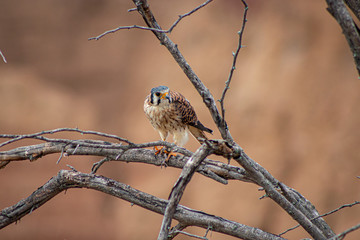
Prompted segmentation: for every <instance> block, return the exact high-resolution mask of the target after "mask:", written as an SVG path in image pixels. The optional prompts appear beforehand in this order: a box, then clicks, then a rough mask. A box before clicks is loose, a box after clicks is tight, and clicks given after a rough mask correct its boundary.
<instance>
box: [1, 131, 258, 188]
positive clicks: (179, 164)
mask: <svg viewBox="0 0 360 240" xmlns="http://www.w3.org/2000/svg"><path fill="white" fill-rule="evenodd" d="M37 137H39V136H34V138H35V139H37ZM48 140H49V142H46V143H42V144H37V145H30V146H24V147H18V148H15V149H11V150H8V151H2V152H0V166H1V165H2V164H5V163H6V164H7V163H9V162H10V161H24V160H30V161H34V160H36V159H38V158H41V157H43V156H46V155H49V154H54V153H60V158H61V156H63V155H66V156H69V155H93V156H101V157H104V158H107V160H106V161H126V162H142V163H146V164H153V165H156V166H161V165H162V163H163V162H164V160H166V156H164V155H155V154H154V151H152V150H148V149H143V148H146V147H153V146H165V147H168V148H171V149H172V151H174V152H179V153H181V154H183V155H184V156H183V157H180V156H178V157H175V158H173V157H171V158H170V159H169V162H168V166H169V167H175V168H183V167H184V165H185V164H186V162H187V161H188V159H189V158H188V156H191V155H192V153H191V152H190V151H188V150H186V149H184V148H180V147H176V146H175V145H174V144H172V143H168V142H163V141H157V142H150V143H142V144H132V145H121V144H114V143H110V142H104V141H95V140H69V139H48ZM60 158H59V159H60ZM58 161H59V160H58ZM100 162H101V161H100ZM100 162H99V163H100ZM102 163H103V162H101V163H100V166H101V164H102ZM96 165H98V164H95V165H94V166H93V169H92V170H93V171H94V169H96V170H97V169H98V168H99V167H100V166H96ZM96 170H95V171H96ZM197 171H198V172H199V173H200V174H202V175H204V176H207V177H209V178H211V179H214V180H216V181H218V182H221V183H223V184H227V180H231V179H233V180H240V181H246V182H251V181H252V180H251V178H248V176H247V175H246V172H245V171H244V169H242V168H239V167H235V166H231V165H228V164H224V163H222V162H218V161H213V160H209V159H206V160H205V161H204V162H203V164H202V165H200V166H199V168H198V169H197Z"/></svg>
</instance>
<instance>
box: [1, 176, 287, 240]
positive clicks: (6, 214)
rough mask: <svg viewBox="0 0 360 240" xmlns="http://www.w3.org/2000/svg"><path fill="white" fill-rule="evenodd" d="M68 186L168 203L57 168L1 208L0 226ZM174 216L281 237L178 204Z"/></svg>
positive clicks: (251, 235) (149, 203) (231, 231)
mask: <svg viewBox="0 0 360 240" xmlns="http://www.w3.org/2000/svg"><path fill="white" fill-rule="evenodd" d="M70 188H88V189H93V190H97V191H100V192H103V193H106V194H109V195H112V196H114V197H117V198H120V199H123V200H125V201H128V202H130V203H133V204H135V205H138V206H140V207H143V208H145V209H147V210H150V211H152V212H155V213H159V214H164V212H165V208H166V206H167V204H168V201H166V200H163V199H160V198H157V197H155V196H153V195H150V194H147V193H145V192H141V191H139V190H136V189H134V188H132V187H130V186H129V185H126V184H123V183H120V182H117V181H115V180H112V179H109V178H106V177H103V176H97V175H94V174H85V173H80V172H76V171H69V170H61V171H60V172H59V173H58V174H57V175H56V176H54V177H53V178H51V179H50V180H49V181H48V182H47V183H45V184H44V185H43V186H41V187H40V188H38V189H37V190H36V191H35V192H33V193H32V194H31V195H30V196H29V197H27V198H25V199H23V200H21V201H20V202H18V203H17V204H15V205H13V206H10V207H8V208H5V209H3V210H2V211H1V213H0V229H1V228H4V227H5V226H7V225H9V224H11V223H14V222H16V221H19V220H20V219H21V218H22V217H23V216H25V215H26V214H29V213H30V212H32V211H34V210H36V209H37V208H39V207H40V206H42V205H43V204H45V203H46V202H47V201H49V200H50V199H52V198H53V197H55V196H56V195H57V194H59V193H61V192H62V191H65V190H67V189H70ZM174 219H176V220H177V221H179V222H181V223H183V224H185V225H187V226H197V227H201V228H204V229H207V228H208V227H209V226H211V228H212V230H213V231H216V232H219V233H224V234H227V235H230V236H234V237H239V238H242V239H269V240H280V239H283V238H281V237H278V236H276V235H273V234H270V233H267V232H265V231H263V230H261V229H258V228H253V227H249V226H246V225H243V224H240V223H237V222H234V221H230V220H227V219H224V218H221V217H218V216H214V215H210V214H207V213H204V212H201V211H198V210H193V209H190V208H187V207H184V206H180V205H178V206H177V208H176V211H175V214H174Z"/></svg>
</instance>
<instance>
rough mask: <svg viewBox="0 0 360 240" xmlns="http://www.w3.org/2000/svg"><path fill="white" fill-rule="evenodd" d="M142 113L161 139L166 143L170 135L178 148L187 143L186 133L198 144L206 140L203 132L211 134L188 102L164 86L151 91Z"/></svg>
mask: <svg viewBox="0 0 360 240" xmlns="http://www.w3.org/2000/svg"><path fill="white" fill-rule="evenodd" d="M144 112H145V114H146V116H147V118H148V119H149V120H150V123H151V125H152V126H153V127H154V128H155V129H156V130H157V131H158V132H159V134H160V137H161V139H162V140H163V141H166V138H167V137H168V135H169V133H170V134H172V135H173V138H174V143H175V144H176V145H177V146H179V147H182V146H184V145H185V144H186V142H187V141H188V139H189V137H188V136H189V135H188V131H190V133H191V134H192V135H193V136H194V137H195V138H196V139H197V140H198V141H199V142H200V144H201V143H203V142H204V141H205V140H207V137H206V135H205V134H204V132H208V133H212V130H211V129H209V128H207V127H205V126H204V125H203V124H202V123H201V122H200V121H199V120H198V119H197V117H196V114H195V111H194V108H193V107H192V106H191V105H190V103H189V101H188V100H187V99H186V98H185V97H184V96H183V95H181V94H180V93H178V92H174V91H171V90H170V89H169V88H168V87H166V86H159V87H155V88H153V89H151V92H150V94H149V95H148V96H147V97H146V99H145V102H144ZM173 155H174V154H173ZM169 157H170V156H169Z"/></svg>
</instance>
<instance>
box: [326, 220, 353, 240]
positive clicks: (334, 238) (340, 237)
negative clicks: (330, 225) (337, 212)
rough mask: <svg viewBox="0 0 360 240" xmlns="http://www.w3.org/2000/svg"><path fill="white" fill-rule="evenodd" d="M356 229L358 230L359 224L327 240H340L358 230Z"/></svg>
mask: <svg viewBox="0 0 360 240" xmlns="http://www.w3.org/2000/svg"><path fill="white" fill-rule="evenodd" d="M358 229H360V223H359V224H357V225H355V226H353V227H351V228H349V229H347V230H345V231H344V232H342V233H339V234H338V235H336V236H334V237H332V238H330V239H329V240H340V239H343V238H344V237H345V236H346V234H348V233H351V232H353V231H355V230H358Z"/></svg>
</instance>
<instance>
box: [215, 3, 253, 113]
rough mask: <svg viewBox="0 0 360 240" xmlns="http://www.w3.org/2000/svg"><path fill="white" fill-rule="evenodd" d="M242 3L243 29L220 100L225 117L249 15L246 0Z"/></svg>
mask: <svg viewBox="0 0 360 240" xmlns="http://www.w3.org/2000/svg"><path fill="white" fill-rule="evenodd" d="M242 3H243V4H244V7H245V8H244V14H243V23H242V27H241V30H240V31H239V32H238V35H239V42H238V46H237V49H236V51H235V52H234V53H233V63H232V66H231V69H230V73H229V77H228V79H227V81H226V82H225V88H224V90H223V93H222V95H221V98H220V100H219V102H220V107H221V115H222V118H223V119H225V108H224V100H225V95H226V93H227V91H228V90H229V87H230V82H231V79H232V76H233V74H234V71H235V69H236V60H237V58H238V55H239V52H240V49H241V48H242V37H243V33H244V30H245V24H246V23H247V18H246V17H247V12H248V9H249V8H248V5H247V3H246V2H245V1H244V0H242Z"/></svg>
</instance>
